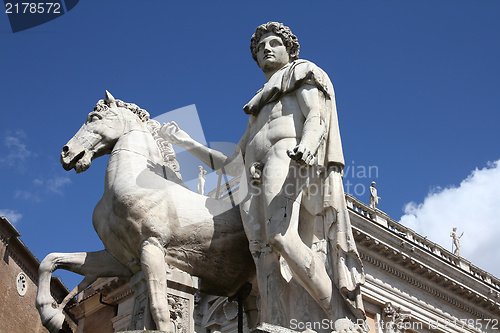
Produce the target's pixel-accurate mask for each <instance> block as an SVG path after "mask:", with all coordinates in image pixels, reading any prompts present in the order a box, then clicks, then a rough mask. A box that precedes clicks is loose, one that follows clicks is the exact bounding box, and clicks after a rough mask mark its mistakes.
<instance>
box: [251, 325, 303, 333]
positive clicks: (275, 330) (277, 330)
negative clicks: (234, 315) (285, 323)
mask: <svg viewBox="0 0 500 333" xmlns="http://www.w3.org/2000/svg"><path fill="white" fill-rule="evenodd" d="M304 332H312V331H304ZM250 333H300V332H299V331H294V330H291V329H289V328H284V327H281V326H276V325H271V324H267V323H260V324H259V325H257V327H255V328H254V329H252V330H251V331H250Z"/></svg>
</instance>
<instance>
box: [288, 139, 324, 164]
mask: <svg viewBox="0 0 500 333" xmlns="http://www.w3.org/2000/svg"><path fill="white" fill-rule="evenodd" d="M286 153H287V154H288V157H290V158H291V159H292V160H294V161H297V163H299V164H305V165H315V164H316V162H317V161H316V157H315V156H314V154H313V153H312V152H311V151H310V150H309V149H308V148H307V147H306V146H305V145H303V144H298V145H297V146H295V147H293V148H290V149H288V150H287V151H286Z"/></svg>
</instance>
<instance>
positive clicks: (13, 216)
mask: <svg viewBox="0 0 500 333" xmlns="http://www.w3.org/2000/svg"><path fill="white" fill-rule="evenodd" d="M0 216H5V217H6V218H7V220H9V222H10V223H12V224H16V223H17V222H18V221H19V220H20V219H21V218H22V217H23V216H22V215H21V214H19V213H17V212H15V211H13V210H12V209H0Z"/></svg>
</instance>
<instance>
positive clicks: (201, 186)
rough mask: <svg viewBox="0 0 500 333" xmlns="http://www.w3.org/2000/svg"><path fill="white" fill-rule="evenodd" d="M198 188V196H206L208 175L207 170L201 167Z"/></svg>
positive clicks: (199, 168)
mask: <svg viewBox="0 0 500 333" xmlns="http://www.w3.org/2000/svg"><path fill="white" fill-rule="evenodd" d="M198 171H199V173H198V186H197V188H196V191H197V193H198V194H201V195H204V194H205V181H206V179H205V178H206V175H207V170H203V167H202V166H201V165H200V166H199V167H198Z"/></svg>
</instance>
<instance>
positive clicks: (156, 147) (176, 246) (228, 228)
mask: <svg viewBox="0 0 500 333" xmlns="http://www.w3.org/2000/svg"><path fill="white" fill-rule="evenodd" d="M159 127H160V124H159V123H158V122H155V121H153V120H150V119H149V114H148V113H147V112H146V111H145V110H143V109H141V108H139V107H138V106H137V105H135V104H130V103H124V102H122V101H120V100H115V99H114V97H113V96H112V95H111V94H110V93H108V92H106V99H105V100H101V101H99V102H98V104H97V105H96V107H95V108H94V111H92V112H90V113H89V115H88V117H87V121H86V122H85V123H84V124H83V126H82V127H81V129H80V130H79V131H78V132H77V133H76V134H75V136H74V137H73V138H72V139H71V140H70V141H69V142H68V143H67V144H66V145H65V146H64V148H63V151H62V153H61V162H62V165H63V167H64V168H65V169H66V170H71V169H75V170H76V172H83V171H85V170H87V169H88V168H89V167H90V165H91V162H92V160H93V159H95V158H98V157H99V156H102V155H105V154H111V156H110V158H109V162H108V167H107V169H106V178H105V186H104V194H103V196H102V199H101V200H100V201H99V203H98V204H97V206H96V208H95V209H94V213H93V218H92V220H93V225H94V228H95V230H96V232H97V234H98V235H99V237H100V239H101V240H102V242H103V244H104V247H105V250H102V251H98V252H82V253H51V254H49V255H48V256H47V257H46V258H45V259H44V260H43V261H42V263H41V264H40V275H39V276H40V278H39V288H38V295H37V301H36V306H37V309H38V311H39V313H40V316H41V319H42V323H43V324H44V326H45V327H47V328H48V330H49V331H50V332H54V333H55V332H58V331H59V330H60V328H61V327H62V325H63V322H64V316H63V314H62V309H63V308H64V306H65V305H66V304H67V302H68V301H69V300H70V299H71V298H73V297H74V296H75V295H76V294H78V293H79V292H80V291H82V290H83V289H85V288H86V287H88V286H89V285H90V284H91V283H92V282H94V281H95V280H96V279H97V278H99V277H112V276H121V277H132V276H133V275H134V274H136V273H138V272H141V271H142V273H143V274H144V280H145V282H146V285H147V288H146V289H147V294H148V299H149V305H150V310H151V315H152V317H153V319H154V323H146V327H145V328H147V329H153V328H158V329H160V330H167V331H168V330H173V329H174V326H175V325H176V322H175V320H174V319H173V318H171V316H170V310H171V309H170V307H169V296H168V286H167V279H168V274H169V267H170V266H173V267H176V268H178V269H180V270H183V271H186V272H188V273H190V274H191V275H194V276H198V277H200V278H201V281H202V282H201V284H200V290H201V291H203V292H205V293H208V294H216V295H221V296H233V295H234V294H236V293H237V292H238V290H239V289H240V288H241V287H242V286H243V285H244V284H246V283H248V281H249V280H250V279H251V278H252V277H253V275H254V270H255V266H254V264H253V260H252V257H251V255H250V252H249V250H248V241H247V238H246V236H245V232H244V230H243V226H242V223H241V217H240V214H239V211H238V209H237V208H236V207H233V205H231V203H228V202H224V201H217V200H213V199H210V198H208V197H206V196H203V195H199V194H196V193H193V192H192V191H190V190H189V189H187V188H186V187H185V186H183V183H182V180H181V177H180V175H179V173H178V164H177V162H176V160H175V154H174V153H173V149H172V147H171V146H170V145H169V144H168V143H167V142H165V141H164V140H161V138H160V137H159V136H158V135H157V133H158V129H159ZM59 268H63V269H66V270H69V271H72V272H75V273H78V274H80V275H83V276H85V278H84V280H83V281H82V282H81V283H80V284H79V286H78V287H76V288H75V289H74V290H73V291H72V292H71V293H70V294H69V295H68V296H67V297H66V298H65V300H64V301H63V302H62V303H61V304H57V302H55V300H54V299H53V298H52V296H51V295H50V279H51V276H52V273H53V272H54V271H55V270H56V269H59ZM153 326H156V327H153Z"/></svg>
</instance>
